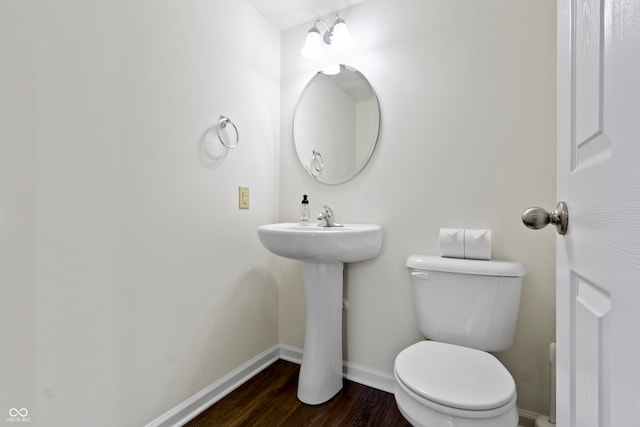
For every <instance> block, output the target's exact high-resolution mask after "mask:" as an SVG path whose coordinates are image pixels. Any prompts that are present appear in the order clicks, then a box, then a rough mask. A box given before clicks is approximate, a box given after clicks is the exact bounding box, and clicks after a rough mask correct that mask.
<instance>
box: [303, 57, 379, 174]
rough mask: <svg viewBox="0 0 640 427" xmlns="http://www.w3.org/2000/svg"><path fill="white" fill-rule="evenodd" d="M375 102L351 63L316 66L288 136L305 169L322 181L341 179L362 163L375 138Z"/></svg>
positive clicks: (362, 166)
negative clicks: (333, 68)
mask: <svg viewBox="0 0 640 427" xmlns="http://www.w3.org/2000/svg"><path fill="white" fill-rule="evenodd" d="M379 128H380V106H379V105H378V97H377V96H376V93H375V92H374V90H373V88H372V87H371V85H370V84H369V81H368V80H367V79H366V78H365V76H364V75H362V73H360V72H359V71H358V70H356V69H355V68H353V67H349V66H347V65H340V71H339V72H338V73H332V74H329V73H327V72H323V71H319V72H318V73H317V74H316V75H315V76H313V78H312V79H311V80H310V81H309V83H307V86H306V87H305V88H304V90H303V91H302V94H301V95H300V99H299V100H298V105H297V106H296V111H295V115H294V118H293V139H294V142H295V146H296V152H297V154H298V159H299V160H300V163H302V166H303V167H304V168H305V170H306V171H307V172H308V173H309V174H310V175H311V176H312V177H314V178H315V179H317V180H318V181H320V182H323V183H325V184H340V183H343V182H346V181H348V180H350V179H351V178H353V177H354V176H356V175H357V174H358V173H359V172H360V171H361V170H362V169H363V168H364V167H365V165H366V164H367V162H368V161H369V158H370V157H371V154H372V153H373V150H374V148H375V146H376V142H377V140H378V131H379Z"/></svg>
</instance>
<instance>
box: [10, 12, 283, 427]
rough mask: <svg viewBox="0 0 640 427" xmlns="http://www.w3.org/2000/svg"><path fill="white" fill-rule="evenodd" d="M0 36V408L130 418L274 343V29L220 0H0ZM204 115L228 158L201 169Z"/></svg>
mask: <svg viewBox="0 0 640 427" xmlns="http://www.w3.org/2000/svg"><path fill="white" fill-rule="evenodd" d="M247 28H250V29H251V31H246V29H247ZM0 36H1V37H0V51H2V52H3V65H2V76H1V78H0V91H1V92H2V96H0V120H2V122H1V123H2V126H0V138H1V140H0V178H1V179H0V282H1V292H2V297H1V300H2V301H3V307H2V310H0V313H2V314H1V316H2V318H1V322H0V333H1V335H0V340H1V341H2V348H3V350H2V352H0V383H1V384H2V386H1V387H0V413H2V414H3V417H4V416H6V413H7V412H8V410H9V408H12V407H16V408H22V407H25V408H27V409H28V410H29V416H30V417H31V421H32V423H31V425H36V426H60V425H69V426H74V425H77V426H81V425H82V426H85V425H92V426H116V425H117V426H136V425H142V424H144V423H145V422H148V421H151V420H152V419H154V418H156V417H157V416H159V415H161V414H163V413H165V412H166V411H167V410H169V409H170V408H171V407H173V406H174V405H176V404H178V403H181V402H183V401H184V400H185V399H187V398H188V397H190V396H192V395H193V394H195V393H196V392H198V391H200V390H201V389H202V388H204V387H205V386H207V385H209V384H211V383H213V382H214V381H215V380H217V379H219V378H220V377H222V376H223V375H225V374H226V373H228V372H230V371H231V370H233V369H234V368H235V367H237V366H239V365H241V364H242V363H243V362H245V361H246V360H248V359H250V358H251V357H253V356H255V355H257V354H259V353H260V352H262V351H263V350H265V349H266V348H268V347H270V346H271V345H273V344H276V343H277V342H278V324H277V319H278V297H277V287H276V284H275V282H274V281H273V280H272V279H271V276H270V274H269V262H270V259H271V258H270V257H269V256H268V255H267V253H266V251H265V250H264V249H263V248H262V247H261V245H260V243H259V242H258V239H257V238H256V231H255V230H256V227H257V226H258V225H259V224H263V223H268V222H274V221H276V220H277V209H278V206H277V198H278V187H277V173H276V171H277V167H278V145H279V143H278V141H279V66H280V64H279V57H278V52H279V32H278V31H277V30H276V29H275V28H274V27H272V26H271V25H270V24H268V23H267V22H266V21H265V20H264V18H262V17H261V16H260V15H259V14H258V13H257V12H256V11H255V10H254V9H253V8H252V7H250V6H248V5H247V4H246V3H245V2H237V1H233V0H206V1H205V0H199V1H190V2H188V3H184V2H175V1H151V0H137V1H134V2H131V1H124V0H121V1H99V2H95V1H93V2H85V1H79V0H60V1H56V2H49V1H36V0H29V1H18V0H7V1H2V2H1V3H0ZM4 52H7V54H6V56H5V53H4ZM220 114H226V115H228V116H230V117H231V118H232V119H233V120H234V122H235V123H236V124H237V125H238V128H239V131H240V135H241V140H240V145H239V147H238V148H237V149H236V150H233V151H231V152H229V153H228V154H227V155H226V157H224V156H222V157H219V158H217V159H213V158H208V157H207V156H206V155H205V154H204V153H203V150H202V148H203V147H204V146H206V145H208V144H217V142H216V141H215V139H214V137H213V136H212V134H211V133H210V132H207V130H208V129H209V127H210V126H212V125H213V124H215V123H216V122H217V120H218V116H219V115H220ZM214 146H215V145H214ZM217 152H218V153H221V151H220V150H218V151H217ZM239 185H244V186H249V187H250V188H251V209H250V210H247V211H245V210H243V211H240V210H238V207H237V198H238V196H237V191H238V190H237V187H238V186H239Z"/></svg>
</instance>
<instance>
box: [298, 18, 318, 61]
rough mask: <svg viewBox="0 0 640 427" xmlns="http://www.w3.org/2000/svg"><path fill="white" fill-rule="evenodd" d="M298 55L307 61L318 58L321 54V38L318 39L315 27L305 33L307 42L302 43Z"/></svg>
mask: <svg viewBox="0 0 640 427" xmlns="http://www.w3.org/2000/svg"><path fill="white" fill-rule="evenodd" d="M300 53H302V56H304V57H305V58H309V59H315V58H319V57H320V55H321V54H322V38H321V37H320V31H318V29H317V28H316V27H315V26H314V27H313V28H311V29H310V30H309V32H308V33H307V40H306V41H305V42H304V47H303V48H302V50H301V51H300Z"/></svg>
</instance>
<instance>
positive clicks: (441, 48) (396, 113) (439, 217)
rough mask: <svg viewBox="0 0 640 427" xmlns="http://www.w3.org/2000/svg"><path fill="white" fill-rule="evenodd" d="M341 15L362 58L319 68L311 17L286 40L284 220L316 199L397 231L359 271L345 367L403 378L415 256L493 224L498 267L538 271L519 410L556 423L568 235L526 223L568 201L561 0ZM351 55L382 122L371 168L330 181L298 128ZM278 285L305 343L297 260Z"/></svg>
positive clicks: (351, 294)
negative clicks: (552, 387)
mask: <svg viewBox="0 0 640 427" xmlns="http://www.w3.org/2000/svg"><path fill="white" fill-rule="evenodd" d="M340 15H341V17H342V18H344V19H345V20H346V22H347V23H348V25H349V28H350V29H351V33H352V36H353V38H354V40H355V43H356V45H357V47H356V48H354V49H353V50H352V51H351V52H350V53H346V54H342V55H335V56H333V57H331V58H329V59H327V60H325V61H322V60H321V61H316V62H313V61H311V62H309V61H307V60H306V59H304V58H303V57H301V55H300V54H299V50H300V48H301V44H302V43H303V41H304V37H305V34H306V31H307V30H308V28H309V27H310V25H311V23H307V24H304V25H301V26H298V27H295V28H293V29H290V30H288V31H285V32H284V33H283V35H282V43H281V57H282V81H281V134H282V145H281V151H280V162H281V163H280V212H281V215H280V220H281V221H292V220H295V219H296V212H297V208H298V204H299V201H300V198H301V195H302V194H303V193H304V194H308V195H309V198H310V207H311V212H312V214H315V213H317V212H318V211H319V206H320V205H321V204H323V203H328V204H330V205H331V206H332V207H333V208H334V209H335V212H336V215H337V220H338V221H340V222H372V223H378V224H381V225H382V227H383V230H384V243H383V248H382V253H381V254H380V256H379V257H378V258H376V259H375V260H372V261H367V262H363V263H357V264H352V265H349V266H348V268H347V274H346V282H345V296H346V297H347V299H348V300H349V310H348V311H347V312H346V315H345V320H344V323H345V327H344V329H345V334H346V336H345V353H344V355H345V359H346V360H348V361H350V362H355V363H358V364H361V365H364V366H368V367H370V368H374V369H378V370H382V371H385V372H388V373H391V372H392V366H393V360H394V358H395V355H396V354H397V353H398V352H399V351H400V350H401V349H402V348H404V347H406V346H408V345H409V344H411V343H413V342H415V341H416V340H419V339H420V335H419V333H418V331H417V327H416V322H415V319H414V313H413V307H412V303H413V302H412V294H411V288H410V282H409V277H408V274H407V270H406V268H405V266H404V262H405V260H406V257H407V256H408V255H409V254H413V253H425V254H437V253H438V241H437V236H438V229H439V227H441V226H451V227H465V228H491V229H492V230H493V240H494V244H493V254H494V257H495V258H502V259H512V260H518V261H521V262H522V263H523V264H524V265H525V266H526V268H527V270H528V275H527V277H526V280H525V284H524V289H523V295H522V303H521V309H520V316H519V322H518V330H517V333H516V338H515V342H514V345H513V347H512V348H511V349H510V350H508V351H506V352H504V353H502V354H499V355H498V357H499V358H500V359H501V360H502V361H503V362H504V363H505V364H506V366H507V367H508V369H509V370H510V371H511V373H512V374H513V375H514V377H515V379H516V381H517V387H518V406H519V408H520V409H524V410H529V411H534V412H538V413H548V388H549V383H548V355H547V354H548V344H549V343H550V342H552V341H553V340H554V274H555V271H554V256H555V247H554V239H555V234H554V230H552V229H545V230H543V231H538V232H533V231H530V230H527V229H526V228H525V227H524V226H523V225H522V223H521V220H520V215H521V213H522V211H523V210H524V209H525V208H527V207H529V206H532V205H540V206H544V207H547V208H550V207H553V206H555V175H554V174H555V172H554V171H555V2H554V1H552V0H543V1H535V2H531V1H523V0H517V1H513V0H487V1H482V2H478V1H475V0H454V1H440V2H436V1H424V0H399V1H393V2H391V1H386V0H370V1H368V2H365V3H362V4H359V5H357V6H354V7H352V8H349V9H347V10H345V11H343V12H342V13H341V14H340ZM325 18H328V19H329V20H331V19H332V16H327V17H325ZM337 61H339V62H344V63H347V64H349V65H351V66H354V67H355V68H357V69H359V70H360V71H361V72H363V73H364V75H365V76H366V77H367V78H368V79H369V81H370V82H371V84H372V85H373V87H374V88H375V89H376V91H377V94H378V97H379V100H380V106H381V114H382V122H381V134H380V138H379V142H378V146H377V148H376V151H375V152H374V154H373V158H372V159H371V161H370V163H369V164H368V165H367V167H366V168H365V169H364V171H363V172H362V173H361V174H360V175H359V176H357V177H356V178H355V179H353V180H352V181H350V182H348V183H345V184H342V185H337V186H329V185H323V184H320V183H317V182H315V181H314V180H313V179H312V178H311V177H310V176H308V175H307V174H306V172H305V171H304V170H303V169H302V167H301V166H300V164H299V163H298V160H297V158H296V154H295V149H294V145H293V141H292V132H291V129H292V118H293V113H294V109H295V105H296V99H297V97H298V95H299V94H300V92H301V91H302V89H303V88H304V86H305V84H306V82H307V81H308V80H309V79H310V78H311V77H312V76H313V74H314V73H315V71H317V70H318V69H320V68H322V67H323V66H324V65H326V64H327V63H330V62H337ZM278 283H279V284H278V286H279V288H280V312H279V313H280V342H282V343H285V344H290V345H294V346H302V345H303V339H304V292H303V288H302V278H301V274H300V271H299V268H298V266H297V264H296V263H295V262H289V261H286V260H281V262H280V272H279V279H278Z"/></svg>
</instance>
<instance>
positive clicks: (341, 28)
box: [331, 18, 353, 47]
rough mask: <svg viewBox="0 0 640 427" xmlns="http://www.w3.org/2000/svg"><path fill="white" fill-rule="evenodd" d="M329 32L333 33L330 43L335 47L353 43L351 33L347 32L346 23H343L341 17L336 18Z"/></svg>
mask: <svg viewBox="0 0 640 427" xmlns="http://www.w3.org/2000/svg"><path fill="white" fill-rule="evenodd" d="M331 32H332V33H333V37H331V44H333V45H335V46H336V47H349V46H351V45H352V44H353V39H352V38H351V33H349V29H348V28H347V24H345V23H344V20H343V19H342V18H336V23H335V24H334V25H333V29H332V31H331Z"/></svg>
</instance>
